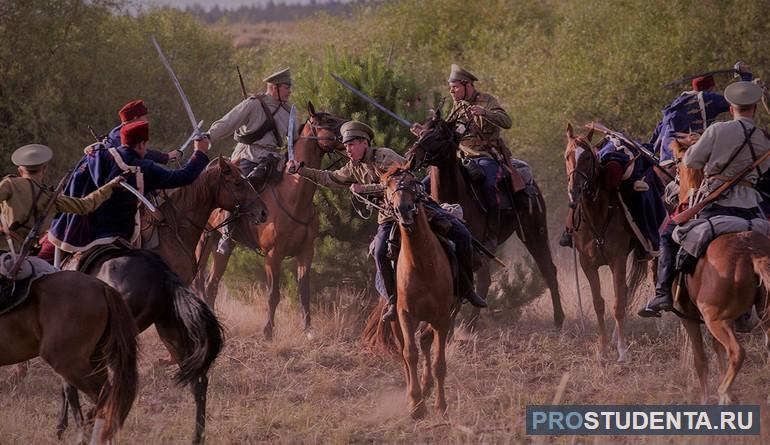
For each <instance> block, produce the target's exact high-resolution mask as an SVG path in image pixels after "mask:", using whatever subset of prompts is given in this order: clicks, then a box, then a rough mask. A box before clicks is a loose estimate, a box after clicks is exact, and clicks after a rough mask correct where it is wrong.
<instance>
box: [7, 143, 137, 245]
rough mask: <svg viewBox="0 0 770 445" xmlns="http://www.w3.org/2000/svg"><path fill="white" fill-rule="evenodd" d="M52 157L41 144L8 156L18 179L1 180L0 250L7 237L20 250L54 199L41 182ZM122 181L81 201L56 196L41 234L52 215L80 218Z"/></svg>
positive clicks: (49, 151)
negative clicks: (1, 238) (17, 172)
mask: <svg viewBox="0 0 770 445" xmlns="http://www.w3.org/2000/svg"><path fill="white" fill-rule="evenodd" d="M51 158H53V151H51V149H50V148H48V147H46V146H45V145H40V144H30V145H25V146H23V147H21V148H19V149H17V150H16V151H14V152H13V154H12V155H11V162H13V163H14V164H15V165H16V166H18V171H19V176H6V177H5V179H3V180H2V181H0V213H1V215H0V218H2V221H1V222H2V229H3V234H2V235H1V236H2V237H3V240H2V241H0V249H5V248H6V247H7V246H9V243H8V240H7V235H10V238H11V240H12V243H13V244H14V245H15V246H16V248H18V247H20V246H21V243H22V242H23V241H24V239H25V238H26V237H27V234H28V233H29V232H30V230H32V226H33V225H34V224H35V221H36V220H37V219H38V218H39V217H40V215H41V213H42V212H44V211H45V207H46V206H47V205H48V202H49V201H50V199H51V197H52V196H53V190H52V189H51V188H50V187H48V186H46V185H44V183H43V177H44V176H45V173H46V170H47V166H48V162H49V161H50V160H51ZM121 181H122V178H116V179H114V180H112V181H111V182H109V183H107V184H105V185H104V186H103V187H101V188H99V189H97V190H95V191H94V192H92V193H91V194H89V195H88V196H86V197H84V198H71V197H69V196H64V195H59V196H57V197H56V202H55V204H54V205H53V208H52V209H51V212H50V213H49V214H48V215H46V216H45V218H44V219H43V223H42V225H41V226H40V228H39V231H40V233H45V232H46V231H47V230H48V228H49V227H50V226H51V221H52V220H53V217H54V215H56V214H57V213H59V212H62V213H77V214H80V215H85V214H87V213H91V212H93V211H94V210H96V208H97V207H99V206H100V205H101V204H102V203H103V202H104V201H106V200H107V199H108V198H109V197H110V196H111V195H112V189H113V188H115V187H117V186H118V185H119V184H120V182H121ZM51 253H52V252H51ZM50 259H53V257H51V258H50Z"/></svg>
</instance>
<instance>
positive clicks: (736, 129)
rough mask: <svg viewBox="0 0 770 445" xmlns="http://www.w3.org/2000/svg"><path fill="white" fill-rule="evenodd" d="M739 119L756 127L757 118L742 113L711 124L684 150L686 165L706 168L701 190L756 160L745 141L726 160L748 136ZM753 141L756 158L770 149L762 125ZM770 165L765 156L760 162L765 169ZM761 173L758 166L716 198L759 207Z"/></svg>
mask: <svg viewBox="0 0 770 445" xmlns="http://www.w3.org/2000/svg"><path fill="white" fill-rule="evenodd" d="M739 121H740V122H743V125H744V126H746V129H747V130H748V131H751V129H752V128H754V127H755V124H754V120H753V119H749V118H746V117H739V118H737V119H735V120H732V121H729V122H717V123H715V124H713V125H711V126H710V127H708V128H707V129H706V131H704V132H703V136H701V137H700V139H699V140H698V142H696V143H695V144H694V145H693V146H692V147H690V148H689V149H687V151H686V152H685V154H684V158H683V160H684V164H685V165H686V166H687V167H690V168H702V169H703V173H704V175H705V177H706V180H705V181H704V185H703V186H702V187H701V190H700V192H701V193H705V194H708V193H710V192H712V191H713V190H715V189H717V188H718V187H719V186H720V185H722V184H723V183H724V182H726V181H729V179H730V178H733V177H735V176H737V175H738V174H739V173H740V171H741V170H743V169H745V168H746V167H749V166H750V165H751V164H753V163H754V159H753V158H752V156H751V150H750V149H749V146H748V144H746V146H744V147H743V148H742V149H741V151H740V153H738V155H737V156H735V159H733V161H732V162H730V164H729V165H728V164H727V163H728V162H729V160H730V158H731V157H732V156H733V153H735V151H736V150H738V148H739V147H740V146H741V145H742V144H743V141H744V140H745V139H746V138H745V136H744V133H743V128H742V127H741V123H740V122H739ZM751 143H752V144H753V145H754V154H755V155H756V157H757V158H759V157H760V156H762V155H763V154H765V153H766V152H767V151H768V150H770V139H768V138H767V136H765V134H764V132H763V131H762V130H760V129H759V128H757V130H756V131H754V134H753V135H752V136H751ZM768 168H770V160H766V161H765V162H763V163H762V164H761V165H760V166H759V169H760V171H761V172H763V173H764V172H765V171H767V169H768ZM722 169H724V170H722ZM720 171H721V173H720ZM758 177H759V176H758V175H757V170H756V169H752V170H751V171H750V172H749V173H747V174H746V175H745V176H744V177H743V179H742V180H741V181H740V182H739V183H738V184H736V185H735V186H734V187H732V188H730V189H729V190H727V191H726V192H725V193H723V194H722V196H721V197H720V198H718V199H717V200H716V201H714V202H715V203H716V204H719V205H721V206H725V207H740V208H745V209H750V208H753V207H757V206H758V205H759V203H760V202H761V201H762V197H761V195H760V194H759V192H758V191H757V190H756V189H755V188H754V185H755V184H756V183H757V179H758Z"/></svg>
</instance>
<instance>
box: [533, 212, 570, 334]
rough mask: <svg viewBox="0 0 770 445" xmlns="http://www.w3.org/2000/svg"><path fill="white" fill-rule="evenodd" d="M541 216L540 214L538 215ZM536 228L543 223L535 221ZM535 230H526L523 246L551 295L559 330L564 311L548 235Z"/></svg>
mask: <svg viewBox="0 0 770 445" xmlns="http://www.w3.org/2000/svg"><path fill="white" fill-rule="evenodd" d="M540 215H542V213H540ZM536 221H537V222H538V226H540V227H545V222H544V221H540V220H539V219H536ZM536 229H537V230H526V229H525V232H526V237H525V242H524V245H525V246H526V247H527V250H528V251H529V253H530V255H532V258H533V259H534V260H535V264H536V265H537V268H538V270H540V274H541V275H542V276H543V278H544V279H545V282H546V284H547V285H548V290H549V292H550V294H551V304H552V306H553V324H554V326H556V329H561V327H562V325H563V324H564V309H563V308H562V306H561V294H560V292H559V280H558V278H557V276H556V266H555V265H554V264H553V257H552V255H551V248H550V247H549V246H548V233H547V232H545V231H544V230H547V229H543V232H541V230H540V228H536Z"/></svg>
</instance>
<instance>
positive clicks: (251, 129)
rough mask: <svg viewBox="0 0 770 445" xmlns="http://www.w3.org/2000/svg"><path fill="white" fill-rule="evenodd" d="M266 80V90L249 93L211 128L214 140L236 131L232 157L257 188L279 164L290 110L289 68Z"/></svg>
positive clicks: (258, 188)
mask: <svg viewBox="0 0 770 445" xmlns="http://www.w3.org/2000/svg"><path fill="white" fill-rule="evenodd" d="M263 80H264V82H265V83H266V84H267V89H266V91H265V93H263V94H258V95H252V96H249V97H248V98H246V99H245V100H243V101H242V102H241V103H239V104H238V105H236V106H235V107H233V109H232V110H230V111H229V112H228V113H227V114H225V115H224V116H222V118H221V119H219V120H218V121H216V122H214V123H213V124H211V128H209V135H210V138H211V141H212V142H216V141H218V140H220V139H222V138H223V137H225V136H226V135H229V134H232V135H233V138H234V139H235V140H236V142H238V144H237V145H236V146H235V150H234V151H233V155H232V159H233V161H237V162H238V167H240V169H241V171H242V172H243V174H244V175H246V177H248V178H249V181H250V182H251V183H252V185H253V186H254V188H255V189H256V190H260V189H261V188H262V186H263V185H264V183H265V182H266V181H267V179H268V177H269V175H270V173H271V172H272V171H273V170H274V169H275V167H276V165H277V164H278V161H279V159H280V157H281V155H280V150H279V147H282V146H283V145H284V138H285V137H286V135H287V133H288V129H289V113H290V111H291V104H290V103H289V97H291V72H290V71H289V69H288V68H286V69H284V70H281V71H278V72H277V73H274V74H271V75H270V76H268V77H266V78H265V79H263ZM295 136H296V134H295Z"/></svg>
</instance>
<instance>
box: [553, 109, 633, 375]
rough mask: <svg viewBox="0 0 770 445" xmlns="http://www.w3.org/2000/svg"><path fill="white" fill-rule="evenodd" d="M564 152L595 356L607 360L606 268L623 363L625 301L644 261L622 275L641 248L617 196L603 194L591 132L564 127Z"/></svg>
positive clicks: (626, 350) (625, 350)
mask: <svg viewBox="0 0 770 445" xmlns="http://www.w3.org/2000/svg"><path fill="white" fill-rule="evenodd" d="M566 135H567V148H566V150H565V152H564V160H565V164H566V169H567V178H568V179H567V181H568V185H567V191H568V194H569V205H570V208H571V209H572V211H573V215H574V217H573V218H574V226H575V227H574V235H573V241H574V243H575V249H577V252H578V257H579V259H580V267H581V269H583V273H584V274H585V276H586V278H587V279H588V284H589V285H590V287H591V296H592V297H593V304H594V311H595V312H596V318H597V322H598V325H599V354H600V357H602V358H603V357H605V356H606V355H607V348H608V345H609V338H608V335H607V328H606V326H605V322H604V299H603V298H602V293H601V282H600V280H599V268H600V267H601V266H605V265H606V266H609V268H610V271H611V272H612V283H613V288H614V291H615V304H614V306H613V311H612V312H613V313H612V315H613V317H614V319H615V330H614V333H613V338H614V339H616V340H617V351H618V362H620V363H624V362H626V361H627V359H628V345H627V343H626V338H625V333H624V324H625V317H626V306H627V305H628V299H629V296H633V295H634V294H635V292H636V290H637V289H638V288H639V286H640V284H641V283H642V282H643V280H644V278H645V277H646V276H647V261H644V262H642V261H633V262H632V266H631V270H630V271H628V274H627V271H626V261H627V259H628V255H629V253H631V252H632V251H634V249H639V248H641V246H640V244H639V241H638V239H637V238H636V235H635V234H634V232H633V230H632V229H631V227H630V225H629V224H628V221H627V220H626V217H625V214H624V212H623V206H622V203H621V202H620V199H621V198H620V195H619V194H618V193H617V192H615V191H608V190H605V189H604V188H603V187H602V186H601V181H600V174H601V171H600V163H599V156H598V153H597V151H596V148H595V147H594V146H593V145H592V144H591V137H592V136H593V129H591V130H590V131H589V133H588V134H587V135H586V136H585V137H584V136H575V134H574V131H573V129H572V125H571V124H568V125H567V131H566Z"/></svg>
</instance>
